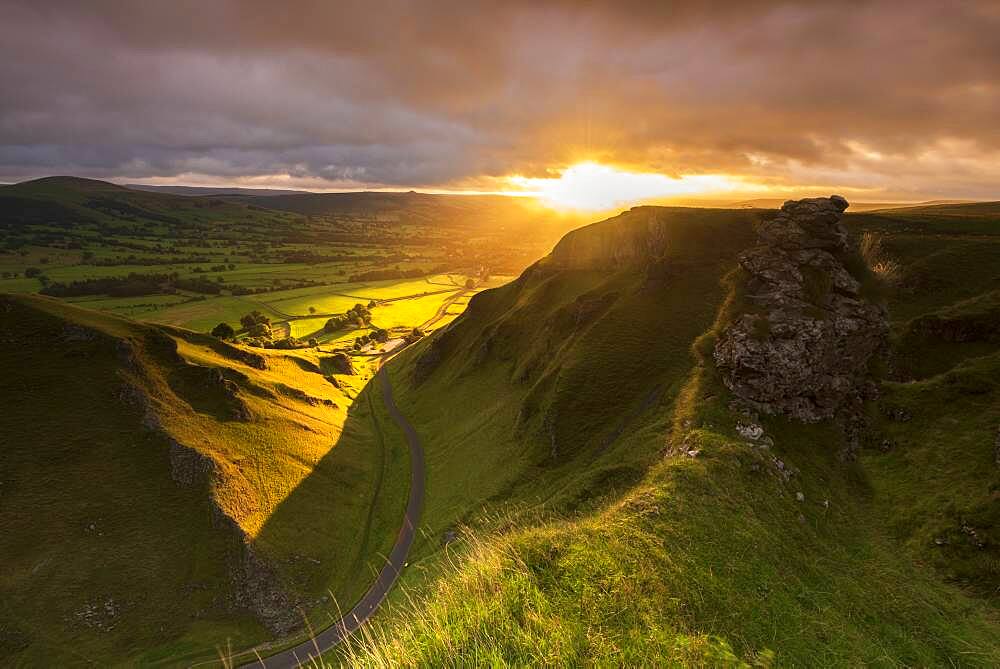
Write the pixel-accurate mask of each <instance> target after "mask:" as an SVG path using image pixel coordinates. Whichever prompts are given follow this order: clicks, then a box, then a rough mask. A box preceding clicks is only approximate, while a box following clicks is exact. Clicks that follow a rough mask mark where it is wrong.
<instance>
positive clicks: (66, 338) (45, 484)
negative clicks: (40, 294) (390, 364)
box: [0, 296, 406, 666]
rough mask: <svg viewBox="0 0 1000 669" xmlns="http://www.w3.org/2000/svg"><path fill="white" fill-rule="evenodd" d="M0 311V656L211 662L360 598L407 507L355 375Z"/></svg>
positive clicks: (131, 325)
mask: <svg viewBox="0 0 1000 669" xmlns="http://www.w3.org/2000/svg"><path fill="white" fill-rule="evenodd" d="M0 313H2V315H3V320H2V327H0V337H2V338H3V342H4V346H3V349H2V355H3V358H4V360H3V369H4V370H5V373H4V376H3V378H2V379H0V384H2V386H3V393H4V397H5V398H7V399H6V409H5V411H4V412H3V414H2V417H0V431H2V433H3V434H4V435H5V436H6V438H7V441H6V446H5V456H4V468H3V473H2V479H0V485H2V487H0V495H2V504H3V513H2V516H0V529H2V531H0V549H2V553H3V554H4V555H5V556H6V561H5V574H4V576H3V579H2V580H0V591H2V595H3V596H2V601H3V604H2V606H0V649H2V652H3V654H4V656H5V657H6V658H7V659H8V660H10V661H13V662H14V663H15V664H17V663H21V664H25V665H38V664H58V665H61V666H66V665H77V664H88V663H91V662H98V663H104V662H105V661H111V660H126V659H131V660H132V661H140V662H144V663H145V662H153V661H165V660H169V661H170V663H176V662H178V661H181V660H182V658H188V659H189V660H190V661H193V660H195V659H211V658H213V657H215V656H216V650H215V648H216V647H218V646H225V645H227V644H228V643H232V644H234V645H235V646H237V647H243V646H246V645H249V644H252V643H257V642H261V641H266V640H269V639H272V638H274V637H275V636H279V635H287V634H289V633H292V634H294V633H296V632H299V631H301V630H303V626H304V622H303V619H302V615H303V614H309V615H315V616H317V618H314V619H318V620H321V621H322V620H326V619H327V618H328V617H329V615H330V614H332V613H335V612H336V611H337V610H338V606H346V605H349V604H350V603H351V602H352V601H354V599H356V598H357V597H359V596H360V595H361V593H362V592H363V591H364V588H365V587H366V586H367V582H368V580H369V578H368V576H369V573H370V572H371V569H372V568H377V567H378V566H379V565H380V563H381V559H380V558H379V557H378V556H379V554H380V553H382V552H384V551H385V550H386V547H387V546H390V545H391V543H392V536H393V533H394V531H395V528H396V527H397V526H398V523H399V518H400V515H401V513H400V508H401V505H402V504H403V502H404V501H405V494H406V481H405V472H406V469H405V463H399V464H400V468H399V470H400V472H402V477H400V476H397V475H396V473H395V472H396V468H395V464H396V463H394V462H392V461H387V458H388V457H389V456H388V454H387V451H391V449H390V447H388V446H386V444H385V443H383V440H382V438H381V437H380V436H379V435H380V430H381V429H382V428H381V427H380V421H381V418H380V417H379V416H377V415H376V413H375V409H374V404H373V403H372V402H370V401H369V399H368V396H367V394H362V395H361V396H360V397H358V396H357V395H358V393H359V392H360V391H361V389H362V388H363V386H364V385H365V382H366V380H367V377H368V376H369V375H370V373H371V372H370V370H369V369H368V368H367V367H366V366H365V365H364V364H363V361H361V362H359V363H358V366H359V367H360V369H359V374H358V375H356V376H350V375H342V374H341V371H339V370H338V371H337V374H338V376H336V377H334V376H329V375H327V374H326V373H324V371H323V369H324V368H328V367H329V365H328V364H327V363H328V362H329V361H328V360H326V359H325V358H323V354H322V353H319V352H317V351H300V352H296V353H294V354H293V353H292V352H279V351H254V350H251V349H247V348H244V347H240V346H234V345H231V344H228V343H225V342H221V341H218V340H216V339H214V338H212V337H208V336H204V335H198V334H195V333H192V332H189V331H186V330H180V329H173V328H163V327H155V326H150V325H144V324H139V323H135V322H132V321H128V320H125V319H120V318H115V317H111V316H107V315H103V314H97V313H94V312H90V311H85V310H82V309H79V308H76V307H72V306H68V305H64V304H62V303H60V302H58V301H56V300H51V299H46V298H37V297H6V296H4V297H0ZM355 400H357V402H355ZM376 483H378V485H376ZM359 539H360V541H359ZM331 595H332V596H333V597H336V598H337V600H339V601H334V600H333V599H332V598H331Z"/></svg>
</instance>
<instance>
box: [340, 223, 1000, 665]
mask: <svg viewBox="0 0 1000 669" xmlns="http://www.w3.org/2000/svg"><path fill="white" fill-rule="evenodd" d="M750 215H758V214H750V213H748V212H740V213H739V215H737V213H735V212H719V213H718V214H717V216H718V218H713V217H714V216H715V214H709V213H707V212H700V211H697V210H688V211H685V210H674V211H669V210H668V211H663V210H655V209H647V210H634V211H633V212H630V213H629V214H626V215H624V216H622V217H619V218H617V219H612V220H611V221H608V222H605V223H602V224H599V225H598V226H591V228H586V229H583V230H580V231H578V232H576V233H574V236H575V239H571V240H564V242H563V243H561V244H560V247H563V249H564V250H566V251H568V252H566V253H560V247H557V249H556V252H554V253H553V255H552V256H550V257H549V258H546V259H545V260H543V261H542V262H540V263H538V264H537V265H535V266H534V267H532V268H531V269H529V270H528V271H527V272H525V274H524V275H522V277H521V278H520V279H518V280H517V281H516V282H514V283H512V284H510V285H508V286H505V287H503V288H500V289H497V290H494V291H488V292H486V293H483V294H481V295H479V296H477V297H476V298H474V299H473V300H472V301H471V303H470V306H469V308H468V310H467V311H466V313H465V314H464V315H463V316H462V317H460V318H459V319H458V320H457V321H456V322H455V323H454V324H453V325H452V326H451V327H450V328H448V329H447V330H445V331H443V332H441V333H438V335H436V336H435V337H433V338H431V339H430V340H429V341H424V342H422V343H421V345H420V346H419V347H417V348H415V349H414V350H412V351H410V352H408V353H407V354H406V355H407V356H408V359H407V360H406V361H405V364H403V365H400V366H399V367H397V368H396V370H395V378H396V381H397V387H398V388H399V390H398V391H397V392H398V393H399V394H400V396H401V398H400V405H401V407H402V408H403V411H404V412H405V413H407V415H408V416H409V417H410V419H411V421H412V422H413V423H414V424H415V425H416V427H417V429H418V431H420V432H421V434H423V435H426V437H425V439H426V440H427V445H426V446H427V450H428V458H427V461H428V482H427V491H428V506H427V511H426V524H427V527H426V533H427V539H426V540H425V542H424V545H423V546H422V547H421V548H419V549H418V554H419V555H421V556H423V560H422V561H421V562H420V564H419V565H418V567H417V568H416V569H414V570H412V571H411V572H409V573H408V574H407V575H406V576H405V577H404V579H405V581H406V582H407V583H408V585H409V587H410V588H411V592H410V593H409V595H408V597H407V598H405V599H404V598H403V597H402V596H400V597H398V598H397V599H396V606H395V607H394V608H393V609H392V610H391V611H389V612H387V613H386V614H385V615H384V616H383V617H382V619H381V621H380V623H379V624H378V625H376V626H374V627H373V629H371V630H369V631H368V633H367V634H366V635H365V636H364V638H362V639H360V640H357V641H356V642H355V643H354V644H353V645H351V646H350V647H348V648H346V649H344V650H342V651H341V652H340V654H335V655H334V656H332V657H331V658H330V662H331V663H334V664H336V663H341V662H348V663H350V664H351V665H357V666H398V665H405V666H426V665H449V664H454V663H455V662H459V663H465V664H478V665H484V664H488V665H492V666H524V665H538V664H551V665H585V664H594V665H599V666H604V665H619V666H620V665H664V664H677V665H685V666H686V665H695V666H720V665H722V666H726V665H734V666H735V665H743V664H747V665H768V664H775V665H777V666H859V665H875V666H942V665H952V666H995V665H996V664H997V663H998V662H1000V643H998V641H997V640H998V639H1000V635H998V625H997V611H996V604H997V601H996V589H995V579H996V573H997V572H996V564H997V559H996V553H995V550H996V549H995V546H996V545H997V544H998V539H997V538H996V534H995V532H996V515H995V513H996V511H995V509H996V499H995V496H996V490H997V489H998V481H997V468H996V465H995V462H994V461H993V459H994V458H995V452H994V449H995V443H996V442H995V439H996V430H997V426H998V421H1000V415H998V409H1000V405H998V403H997V399H996V398H997V395H996V394H995V393H996V382H995V378H996V373H995V372H996V370H995V367H996V364H997V363H996V360H995V356H996V350H997V349H996V341H995V339H992V337H993V336H994V334H995V332H996V330H995V329H990V328H989V327H985V328H984V327H982V326H981V324H982V323H984V322H985V323H992V322H993V321H991V320H989V319H990V318H992V317H993V310H994V309H995V306H994V302H995V298H994V296H993V292H992V291H995V290H997V289H998V288H1000V275H997V273H996V268H997V267H1000V245H998V242H1000V228H998V227H997V225H996V221H995V220H992V219H988V218H985V219H977V218H970V219H967V220H958V221H956V220H954V219H949V218H945V217H936V218H930V219H928V218H925V217H924V216H923V215H920V216H913V217H906V216H905V215H900V214H898V213H892V214H891V215H884V216H883V215H874V214H865V215H860V216H854V217H851V218H850V219H849V220H848V224H849V226H850V227H851V229H852V232H853V233H855V234H856V235H858V236H860V234H861V233H862V232H864V231H874V232H881V233H882V234H884V235H885V244H884V248H885V253H886V254H887V255H888V256H889V257H891V258H892V259H893V260H895V261H897V262H899V263H900V265H901V266H902V271H901V276H900V280H899V283H898V285H897V286H896V287H895V288H889V289H887V290H886V299H887V300H888V305H889V308H890V311H891V313H892V314H893V318H894V323H893V328H894V342H893V344H894V349H895V350H896V352H897V353H896V355H894V356H893V359H894V360H897V361H898V360H902V359H904V357H905V355H904V354H905V353H906V351H909V353H910V354H911V355H912V356H915V357H919V356H920V354H921V352H927V353H928V354H932V355H933V356H934V359H933V362H932V363H930V364H929V366H927V367H925V368H923V369H922V370H920V375H919V378H918V380H917V381H916V382H915V383H914V382H912V378H913V377H912V376H911V377H909V378H904V377H902V376H899V373H900V372H899V369H901V368H902V366H901V365H899V364H896V366H895V367H894V366H893V365H894V363H893V362H892V361H890V364H889V366H888V367H887V370H886V375H887V376H886V380H885V382H884V383H883V394H882V398H881V399H880V400H879V401H878V402H877V403H875V404H873V405H871V407H870V411H871V413H872V420H873V427H872V430H871V433H870V434H869V435H868V442H869V446H870V448H869V449H868V450H866V451H865V452H863V453H862V455H861V457H860V459H859V460H858V461H853V462H844V461H841V460H840V459H839V458H838V457H837V453H838V452H840V450H841V446H840V439H841V438H842V437H841V436H840V434H839V432H838V431H837V430H835V429H834V428H833V426H831V425H825V424H820V425H815V426H806V425H801V424H794V423H790V422H788V421H786V420H784V419H780V418H772V419H769V420H766V421H764V427H765V435H766V436H765V438H762V439H760V440H757V441H752V440H749V439H747V438H744V437H742V436H741V434H740V432H739V431H738V430H737V429H736V428H737V424H738V421H739V417H738V416H735V415H733V413H732V412H731V411H730V409H729V399H730V398H729V395H728V391H727V390H726V389H725V387H724V386H723V385H722V384H721V383H720V381H719V380H718V378H717V377H716V373H715V370H714V366H713V364H712V362H711V359H710V357H706V356H707V353H708V352H709V351H711V350H712V347H713V345H714V338H715V336H716V335H715V333H716V332H719V331H720V330H721V328H722V327H723V326H724V325H725V324H726V323H727V322H728V319H729V310H728V309H727V307H726V306H725V305H724V300H725V298H726V295H727V290H728V289H727V288H725V285H726V284H725V282H724V281H723V278H724V277H725V275H726V274H727V273H728V272H729V271H730V270H731V269H732V267H733V266H734V263H733V258H734V257H735V254H736V253H737V252H738V251H739V250H740V249H741V248H743V247H745V246H746V244H747V243H748V236H747V235H748V230H747V228H748V223H749V220H748V219H747V218H746V217H747V216H750ZM765 215H766V214H765ZM740 217H743V218H742V219H741V218H740ZM663 220H666V221H669V223H668V225H667V226H666V228H665V229H666V230H667V231H668V239H669V234H670V233H675V234H678V235H679V237H678V240H679V242H675V243H674V244H670V243H667V244H665V245H659V244H654V245H653V246H654V247H656V248H665V249H671V248H675V249H677V252H678V253H677V255H676V256H673V257H670V258H669V260H668V261H667V262H659V261H658V259H657V257H658V254H654V256H657V257H654V258H650V257H648V256H646V255H644V254H642V253H638V252H636V249H637V248H638V247H637V245H636V243H635V242H636V241H637V240H639V241H644V242H647V243H646V244H645V248H649V246H650V245H649V243H648V242H650V241H651V240H650V238H649V237H644V236H643V235H642V234H637V233H636V230H637V229H638V230H652V229H654V228H656V227H657V225H658V224H659V222H660V221H663ZM654 238H656V236H655V235H654ZM684 242H688V243H684ZM640 246H641V245H640ZM602 249H604V250H606V253H602V251H601V250H602ZM607 255H610V256H611V260H610V261H609V260H608V258H607ZM581 257H583V258H586V259H587V260H586V262H583V263H576V262H574V259H575V258H581ZM602 260H604V261H606V262H602ZM688 260H690V265H686V264H685V261H688ZM671 261H672V262H671ZM581 265H582V266H581ZM598 267H599V269H598ZM672 271H673V272H675V273H674V274H673V275H671V272H672ZM664 274H665V275H666V280H663V281H661V282H657V281H655V280H654V281H650V278H651V277H657V276H662V275H664ZM931 281H933V283H932V282H931ZM939 310H940V312H939ZM931 312H934V313H935V315H936V316H937V317H938V318H939V320H943V321H947V320H948V319H949V318H950V319H952V320H954V319H955V318H965V317H967V316H968V317H969V319H970V320H971V321H972V322H974V323H976V324H980V325H977V326H976V327H973V328H971V330H973V331H975V332H978V333H979V334H978V335H976V336H978V337H979V339H978V340H976V341H967V340H964V339H963V340H961V341H954V342H950V343H949V342H942V341H940V332H942V330H941V329H940V328H937V329H935V328H931V329H930V330H928V329H927V328H923V329H921V328H919V327H917V328H916V330H914V327H915V326H914V323H915V320H916V319H919V318H920V317H921V316H924V315H927V314H930V313H931ZM581 314H585V315H581ZM977 328H978V329H977ZM960 329H961V328H960ZM967 329H968V328H967ZM967 329H966V330H967ZM966 330H962V331H966ZM928 331H929V332H933V333H936V334H933V335H927V334H926V333H927V332H928ZM943 331H944V332H948V331H949V330H947V329H945V330H943ZM983 332H985V333H986V334H985V335H984V334H982V333H983ZM916 333H920V334H919V336H918V334H916ZM922 347H926V348H922ZM921 364H923V363H921ZM893 370H896V371H893ZM908 373H909V372H908ZM894 374H895V375H896V376H894ZM893 379H898V380H893ZM408 384H409V386H408ZM407 388H409V389H407ZM906 416H911V417H912V418H905V417H906ZM886 444H889V445H888V446H887V445H886ZM883 451H885V452H883ZM481 499H487V500H489V502H488V503H487V504H486V505H485V506H483V505H482V504H481V503H480V502H479V500H481ZM463 522H464V523H465V524H467V525H469V526H470V527H469V529H465V530H463V529H462V528H461V527H460V525H461V524H462V523H463ZM455 530H457V531H458V536H459V537H460V538H461V540H459V541H457V542H452V543H448V547H447V550H444V551H442V550H441V548H440V547H441V546H442V544H445V543H447V542H448V541H449V540H451V539H452V535H451V532H452V531H455ZM410 598H412V599H411V600H410V602H408V601H407V600H408V599H410ZM411 602H412V603H411Z"/></svg>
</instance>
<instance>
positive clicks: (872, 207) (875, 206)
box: [718, 198, 972, 212]
mask: <svg viewBox="0 0 1000 669" xmlns="http://www.w3.org/2000/svg"><path fill="white" fill-rule="evenodd" d="M788 199H789V198H757V199H753V200H738V201H735V202H724V203H721V204H720V205H718V206H720V207H725V208H734V209H742V208H757V209H778V208H780V207H781V205H782V204H784V203H785V201H786V200H788ZM971 202H972V201H971V200H928V201H927V202H856V201H851V207H850V209H849V211H851V212H862V211H879V210H886V209H903V208H916V207H929V206H935V205H949V204H965V203H971Z"/></svg>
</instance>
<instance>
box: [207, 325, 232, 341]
mask: <svg viewBox="0 0 1000 669" xmlns="http://www.w3.org/2000/svg"><path fill="white" fill-rule="evenodd" d="M212 336H213V337H218V338H219V339H232V338H233V337H235V336H236V330H234V329H233V326H231V325H230V324H229V323H219V324H218V325H216V326H215V327H214V328H212Z"/></svg>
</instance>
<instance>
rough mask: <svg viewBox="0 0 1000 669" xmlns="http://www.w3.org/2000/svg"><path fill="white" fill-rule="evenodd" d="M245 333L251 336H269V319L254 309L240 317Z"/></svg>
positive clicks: (267, 337)
mask: <svg viewBox="0 0 1000 669" xmlns="http://www.w3.org/2000/svg"><path fill="white" fill-rule="evenodd" d="M240 325H242V326H243V327H244V328H245V329H246V331H247V334H249V335H250V336H251V337H263V338H266V339H270V338H271V319H270V318H268V317H267V316H265V315H264V314H262V313H260V312H259V311H257V310H256V309H255V310H254V311H251V312H250V313H249V314H247V315H246V316H244V317H243V318H241V319H240Z"/></svg>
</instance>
